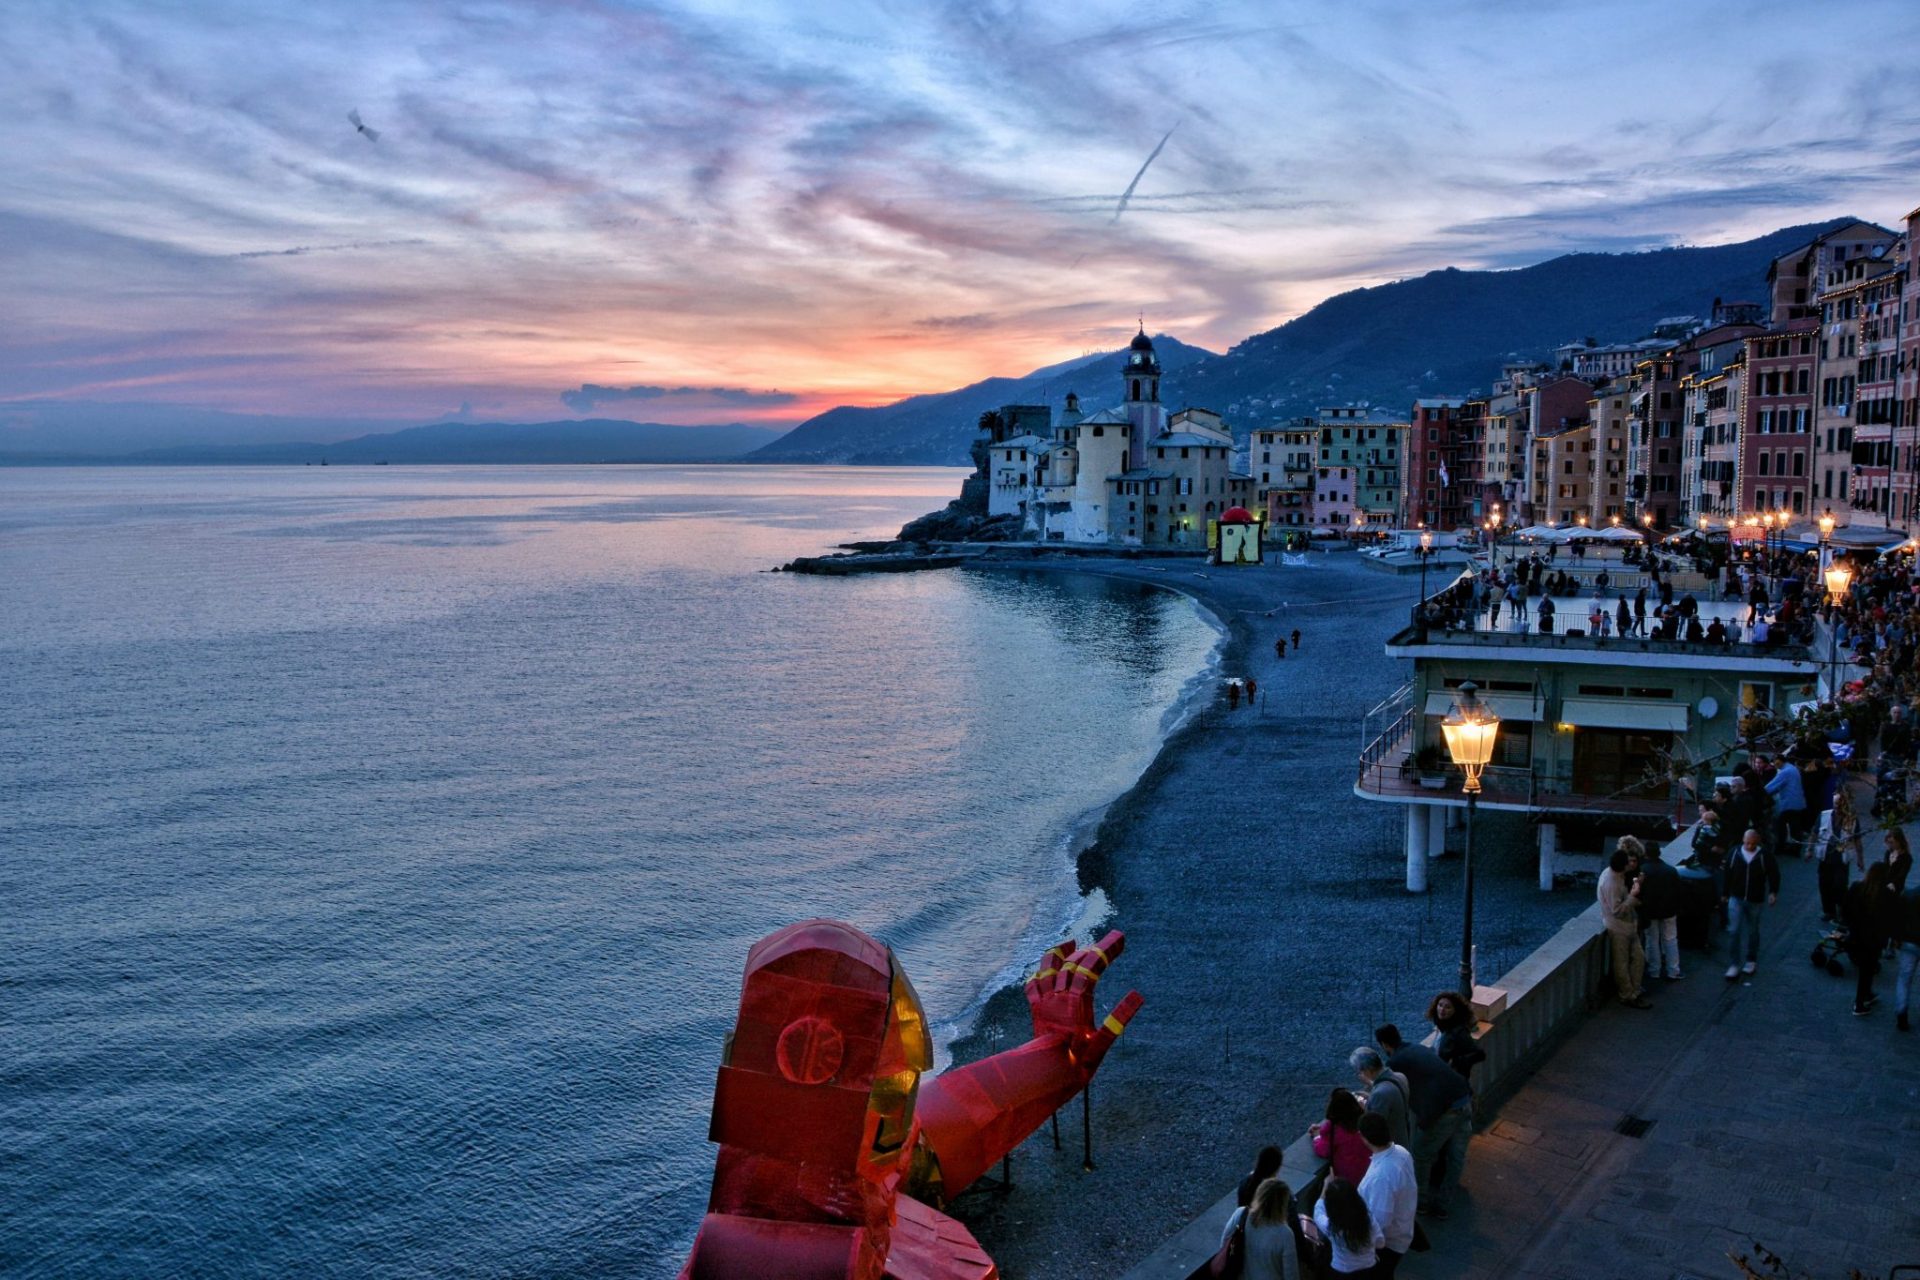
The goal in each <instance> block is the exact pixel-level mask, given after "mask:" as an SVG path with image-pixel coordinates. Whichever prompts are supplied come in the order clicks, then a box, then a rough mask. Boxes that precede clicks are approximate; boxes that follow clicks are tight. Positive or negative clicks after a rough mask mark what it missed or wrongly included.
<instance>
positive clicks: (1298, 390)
mask: <svg viewBox="0 0 1920 1280" xmlns="http://www.w3.org/2000/svg"><path fill="white" fill-rule="evenodd" d="M1847 221H1850V219H1835V220H1834V221H1832V222H1825V223H1819V224H1813V225H1807V226H1798V227H1787V228H1784V229H1783V230H1780V231H1775V232H1773V233H1772V234H1771V235H1767V236H1762V237H1760V238H1759V239H1756V240H1746V241H1742V242H1741V243H1739V244H1730V245H1716V246H1713V247H1711V248H1687V249H1660V250H1656V251H1653V252H1650V253H1631V254H1607V253H1576V254H1568V255H1566V256H1565V257H1560V258H1554V259H1552V260H1551V261H1548V262H1542V263H1539V264H1538V265H1536V266H1531V267H1523V268H1520V269H1518V270H1514V271H1461V270H1458V269H1457V268H1448V269H1446V270H1444V271H1432V272H1429V273H1427V274H1426V275H1424V276H1420V277H1417V278H1415V279H1411V280H1399V281H1395V282H1394V283H1392V284H1384V285H1378V286H1376V287H1374V288H1371V289H1355V290H1353V291H1351V292H1348V293H1343V294H1340V295H1338V296H1336V297H1333V298H1329V299H1327V301H1325V302H1323V303H1321V304H1320V305H1319V306H1317V307H1315V308H1313V309H1312V310H1311V311H1309V312H1307V313H1306V314H1305V315H1303V316H1300V317H1298V318H1297V319H1294V320H1291V321H1289V322H1287V323H1286V324H1283V325H1281V326H1280V327H1279V328H1277V329H1270V330H1268V331H1267V332H1265V333H1261V334H1256V335H1254V336H1253V337H1251V338H1248V339H1246V340H1245V341H1243V342H1240V343H1237V344H1236V345H1235V346H1234V347H1233V348H1232V349H1231V350H1229V351H1228V352H1227V353H1226V354H1225V355H1223V356H1219V357H1217V358H1215V359H1212V360H1207V361H1203V362H1202V363H1201V364H1199V365H1197V366H1196V367H1194V368H1193V369H1191V370H1189V371H1188V372H1187V375H1186V378H1185V379H1184V382H1183V386H1184V388H1185V390H1186V391H1187V394H1189V395H1191V396H1193V397H1195V398H1196V399H1198V400H1200V401H1202V402H1204V403H1206V404H1208V405H1210V406H1212V407H1214V408H1217V409H1219V410H1221V411H1222V412H1224V413H1226V414H1228V415H1229V417H1230V418H1233V419H1235V425H1236V426H1239V427H1241V428H1242V429H1244V428H1245V427H1247V426H1248V425H1251V423H1253V422H1256V421H1259V422H1268V421H1274V420H1277V419H1280V418H1285V417H1293V416H1298V415H1301V414H1307V413H1311V412H1313V410H1314V409H1315V408H1317V407H1318V406H1319V405H1321V404H1327V403H1353V402H1358V401H1371V402H1373V403H1376V404H1379V405H1382V406H1384V407H1385V408H1387V409H1389V410H1391V411H1392V412H1393V413H1395V414H1396V415H1398V414H1403V413H1405V411H1406V408H1407V406H1408V404H1409V403H1410V402H1411V401H1412V400H1413V399H1414V397H1416V396H1421V395H1459V394H1472V393H1473V392H1475V391H1485V390H1486V389H1487V388H1488V386H1489V385H1490V384H1491V382H1492V380H1493V378H1494V376H1495V375H1496V374H1497V373H1498V372H1499V367H1500V363H1501V361H1502V360H1503V359H1505V358H1506V357H1507V356H1509V355H1510V354H1512V355H1520V356H1527V357H1532V358H1544V357H1546V356H1547V355H1548V354H1549V353H1550V352H1551V351H1552V349H1553V348H1554V347H1556V346H1558V345H1560V344H1561V343H1565V342H1576V341H1579V340H1580V339H1582V338H1584V337H1594V338H1598V339H1599V340H1600V341H1602V342H1617V341H1625V340H1628V339H1632V338H1637V337H1640V336H1643V335H1644V334H1646V333H1647V332H1648V331H1649V330H1650V329H1651V328H1652V327H1653V325H1654V324H1655V323H1656V322H1658V321H1659V320H1661V319H1663V318H1665V317H1668V316H1675V315H1695V316H1702V317H1704V316H1705V315H1707V313H1708V311H1709V310H1710V309H1711V307H1712V306H1713V300H1714V299H1715V298H1724V299H1726V300H1727V301H1729V302H1731V301H1736V300H1742V301H1753V302H1765V301H1766V273H1767V267H1768V266H1769V265H1770V264H1771V263H1772V261H1773V259H1775V258H1776V257H1778V256H1780V255H1781V254H1783V253H1786V252H1788V251H1789V250H1791V249H1795V248H1797V247H1799V246H1800V245H1803V244H1805V243H1807V241H1809V240H1811V239H1813V238H1814V237H1815V236H1817V235H1819V234H1820V233H1822V232H1823V231H1826V230H1829V229H1831V228H1832V227H1835V226H1839V225H1842V224H1844V223H1845V222H1847Z"/></svg>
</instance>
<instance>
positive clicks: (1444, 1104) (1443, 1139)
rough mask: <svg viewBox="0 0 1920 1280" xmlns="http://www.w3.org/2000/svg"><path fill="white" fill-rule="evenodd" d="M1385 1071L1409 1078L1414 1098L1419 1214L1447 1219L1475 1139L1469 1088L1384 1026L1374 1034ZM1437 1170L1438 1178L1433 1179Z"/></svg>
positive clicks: (1436, 1057)
mask: <svg viewBox="0 0 1920 1280" xmlns="http://www.w3.org/2000/svg"><path fill="white" fill-rule="evenodd" d="M1373 1038H1374V1040H1375V1041H1376V1042H1377V1043H1378V1044H1379V1045H1380V1049H1381V1051H1382V1052H1384V1053H1385V1054H1386V1055H1387V1066H1389V1067H1390V1068H1392V1069H1393V1070H1395V1071H1398V1072H1399V1073H1400V1074H1401V1075H1403V1076H1405V1077H1406V1079H1407V1087H1408V1089H1409V1090H1410V1091H1411V1093H1412V1095H1413V1097H1412V1099H1411V1101H1412V1104H1413V1122H1414V1124H1415V1125H1417V1126H1418V1132H1417V1133H1415V1135H1414V1139H1413V1170H1414V1173H1415V1174H1416V1175H1417V1176H1418V1177H1419V1179H1420V1212H1421V1213H1424V1214H1428V1215H1430V1216H1431V1217H1435V1218H1444V1217H1446V1216H1447V1197H1448V1195H1449V1194H1450V1193H1451V1192H1452V1190H1453V1188H1455V1187H1457V1186H1459V1185H1460V1175H1461V1174H1462V1173H1463V1172H1465V1170H1466V1167H1467V1142H1468V1140H1469V1139H1471V1138H1472V1137H1473V1086H1471V1085H1469V1084H1468V1083H1467V1081H1466V1077H1464V1076H1462V1075H1461V1074H1460V1073H1459V1072H1458V1071H1455V1070H1454V1069H1453V1068H1452V1067H1450V1066H1448V1065H1447V1064H1446V1062H1445V1060H1443V1059H1442V1058H1441V1057H1440V1055H1439V1054H1437V1053H1435V1052H1434V1051H1433V1050H1432V1049H1429V1048H1428V1047H1427V1046H1426V1045H1424V1044H1407V1043H1406V1042H1405V1041H1403V1040H1401V1038H1400V1028H1398V1027H1396V1026H1394V1025H1393V1024H1392V1023H1390V1022H1389V1023H1388V1024H1386V1025H1385V1026H1383V1027H1381V1028H1380V1029H1378V1030H1377V1031H1375V1032H1374V1033H1373ZM1436 1163H1437V1164H1439V1165H1440V1171H1439V1175H1438V1176H1437V1177H1435V1176H1432V1175H1433V1173H1434V1166H1435V1165H1436Z"/></svg>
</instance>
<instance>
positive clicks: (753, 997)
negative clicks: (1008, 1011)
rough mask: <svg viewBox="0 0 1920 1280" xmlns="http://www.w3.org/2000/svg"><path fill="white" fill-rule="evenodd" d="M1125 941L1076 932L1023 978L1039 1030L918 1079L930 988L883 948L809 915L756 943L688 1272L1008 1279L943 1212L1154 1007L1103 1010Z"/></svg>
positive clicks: (785, 1278)
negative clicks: (1104, 986)
mask: <svg viewBox="0 0 1920 1280" xmlns="http://www.w3.org/2000/svg"><path fill="white" fill-rule="evenodd" d="M1125 944H1126V938H1125V936H1124V935H1123V934H1120V933H1118V932H1114V933H1109V934H1108V935H1107V936H1106V937H1104V938H1102V939H1101V940H1100V942H1099V944H1098V945H1095V946H1088V947H1076V945H1075V944H1074V943H1072V942H1063V943H1061V944H1060V945H1059V946H1057V947H1054V948H1053V949H1052V950H1050V951H1048V952H1047V954H1046V955H1045V957H1044V958H1043V959H1042V960H1041V963H1040V971H1039V972H1038V973H1036V974H1035V975H1034V976H1033V977H1031V978H1029V979H1027V986H1026V990H1027V1004H1028V1006H1029V1007H1030V1009H1031V1012H1032V1014H1033V1039H1032V1040H1030V1041H1028V1042H1027V1043H1026V1044H1024V1045H1022V1046H1021V1047H1020V1048H1018V1049H1011V1050H1009V1051H1007V1052H1006V1053H1000V1054H995V1055H994V1056H993V1057H991V1058H985V1059H982V1060H981V1061H979V1062H976V1063H973V1064H971V1065H969V1066H965V1067H956V1068H954V1069H953V1070H950V1071H947V1072H946V1073H944V1074H942V1075H939V1076H935V1077H932V1078H929V1079H926V1080H924V1081H923V1080H922V1078H921V1077H922V1074H923V1073H924V1072H926V1071H927V1070H929V1069H930V1068H931V1067H932V1065H933V1047H932V1042H931V1041H930V1040H929V1038H928V1034H927V1020H926V1014H925V1012H924V1011H923V1010H922V1009H921V1007H920V997H919V996H917V995H915V994H914V990H913V984H912V983H910V982H908V981H907V975H906V973H905V972H904V971H903V970H902V969H901V968H900V962H899V961H898V960H897V959H895V958H894V954H893V952H892V951H891V950H889V949H888V948H887V947H884V946H882V945H881V944H880V943H878V942H875V941H874V940H873V939H872V938H869V937H868V936H867V935H866V934H864V933H862V932H860V931H859V930H858V929H855V928H854V927H853V926H852V925H847V924H841V923H839V922H837V921H833V920H808V921H804V922H802V923H800V924H795V925H789V926H787V927H786V928H784V929H782V930H780V931H779V932H778V933H775V934H773V935H772V936H770V937H768V938H765V939H762V940H761V941H760V942H759V943H758V944H756V945H755V946H754V948H753V950H752V951H750V952H748V953H747V971H746V976H745V978H744V979H743V980H742V982H741V987H740V1016H739V1019H738V1021H737V1022H736V1023H735V1024H734V1030H733V1035H732V1036H731V1037H730V1038H729V1040H728V1042H727V1047H726V1050H725V1053H724V1056H723V1058H722V1061H721V1065H720V1078H719V1081H718V1082H717V1083H716V1085H715V1086H714V1094H713V1127H712V1129H711V1130H710V1131H709V1135H708V1136H709V1137H710V1138H711V1139H712V1140H713V1141H714V1142H717V1143H719V1144H720V1154H719V1156H718V1157H717V1158H716V1159H715V1161H714V1170H713V1194H712V1196H711V1197H710V1199H709V1200H708V1203H707V1216H706V1217H705V1219H703V1220H702V1221H701V1224H700V1235H699V1238H698V1239H696V1240H695V1241H694V1246H693V1256H692V1257H690V1258H689V1259H688V1260H687V1264H686V1266H685V1267H684V1268H682V1269H681V1272H680V1275H681V1278H682V1280H994V1278H995V1277H997V1276H998V1274H999V1273H998V1271H996V1270H995V1268H994V1265H993V1261H992V1259H990V1258H988V1257H987V1255H986V1254H985V1253H984V1252H982V1251H981V1249H980V1246H979V1245H978V1244H977V1243H975V1241H974V1239H973V1236H972V1235H971V1234H969V1233H968V1231H967V1229H966V1228H965V1227H963V1226H961V1225H960V1224H959V1223H957V1222H955V1221H954V1220H953V1219H951V1218H949V1217H947V1216H946V1215H945V1214H944V1213H942V1212H940V1210H941V1208H942V1207H943V1206H944V1205H945V1204H946V1202H947V1201H948V1200H949V1199H950V1198H951V1197H953V1196H955V1195H958V1194H959V1193H960V1192H961V1191H962V1190H964V1189H965V1188H966V1187H967V1185H968V1184H969V1183H971V1182H973V1180H974V1179H975V1178H978V1177H979V1176H980V1175H981V1174H982V1173H985V1172H986V1171H987V1170H988V1169H990V1168H992V1167H993V1166H994V1165H995V1164H996V1163H997V1162H998V1161H999V1160H1000V1158H1001V1157H1002V1156H1004V1155H1006V1154H1007V1153H1008V1152H1009V1151H1011V1150H1013V1148H1014V1147H1016V1146H1018V1145H1019V1144H1020V1142H1021V1140H1022V1139H1024V1138H1025V1137H1026V1136H1027V1135H1028V1134H1030V1133H1032V1132H1033V1131H1034V1130H1035V1129H1036V1128H1038V1127H1039V1126H1040V1125H1041V1123H1042V1122H1044V1121H1045V1120H1046V1119H1047V1117H1048V1116H1050V1115H1052V1114H1053V1113H1054V1111H1056V1110H1057V1109H1058V1108H1059V1107H1061V1106H1062V1105H1064V1104H1065V1103H1067V1102H1068V1101H1070V1100H1071V1099H1072V1098H1073V1096H1074V1095H1075V1094H1076V1093H1079V1092H1080V1091H1081V1090H1082V1089H1084V1088H1085V1087H1086V1085H1087V1082H1088V1081H1089V1080H1091V1079H1092V1078H1093V1073H1094V1072H1095V1071H1097V1070H1098V1069H1099V1067H1100V1060H1101V1059H1102V1058H1103V1057H1105V1056H1106V1052H1107V1050H1108V1049H1109V1048H1111V1047H1112V1045H1113V1042H1114V1040H1116V1039H1117V1038H1118V1037H1119V1035H1120V1033H1121V1032H1122V1031H1123V1030H1125V1029H1126V1025H1127V1023H1128V1021H1130V1020H1131V1019H1132V1017H1133V1015H1134V1013H1135V1012H1137V1011H1138V1010H1139V1008H1140V1003H1141V1000H1140V995H1139V993H1138V992H1129V993H1128V995H1127V997H1126V998H1125V999H1124V1000H1122V1001H1121V1002H1120V1003H1119V1004H1118V1005H1117V1006H1115V1007H1114V1010H1113V1012H1112V1013H1110V1014H1108V1015H1107V1017H1106V1018H1105V1019H1103V1020H1101V1021H1099V1022H1096V1021H1095V1020H1094V1008H1093V994H1094V987H1095V985H1096V984H1097V983H1098V982H1099V980H1100V975H1101V974H1102V973H1104V972H1105V971H1106V968H1107V965H1108V964H1109V963H1111V962H1112V961H1113V960H1114V959H1115V958H1116V957H1117V956H1119V954H1120V951H1121V948H1122V947H1123V946H1125Z"/></svg>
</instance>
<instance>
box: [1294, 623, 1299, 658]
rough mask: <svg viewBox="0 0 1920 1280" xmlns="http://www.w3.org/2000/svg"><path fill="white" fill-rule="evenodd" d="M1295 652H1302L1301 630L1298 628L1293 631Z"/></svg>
mask: <svg viewBox="0 0 1920 1280" xmlns="http://www.w3.org/2000/svg"><path fill="white" fill-rule="evenodd" d="M1293 651H1294V652H1295V653H1298V652H1300V628H1298V627H1295V628H1294V629H1293Z"/></svg>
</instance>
